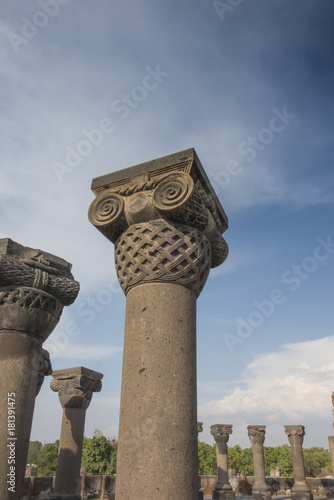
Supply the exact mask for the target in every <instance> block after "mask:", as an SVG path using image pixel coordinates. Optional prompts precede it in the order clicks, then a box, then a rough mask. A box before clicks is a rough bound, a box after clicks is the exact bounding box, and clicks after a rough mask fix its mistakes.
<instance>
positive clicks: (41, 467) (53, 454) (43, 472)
mask: <svg viewBox="0 0 334 500" xmlns="http://www.w3.org/2000/svg"><path fill="white" fill-rule="evenodd" d="M58 446H59V440H57V441H55V442H54V443H48V444H44V445H43V446H42V448H41V449H40V451H39V453H38V456H37V460H36V465H37V471H38V475H39V476H55V475H56V468H57V458H58Z"/></svg>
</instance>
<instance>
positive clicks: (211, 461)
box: [198, 441, 217, 476]
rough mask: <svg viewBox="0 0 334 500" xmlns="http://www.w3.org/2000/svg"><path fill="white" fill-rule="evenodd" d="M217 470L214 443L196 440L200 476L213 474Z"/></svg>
mask: <svg viewBox="0 0 334 500" xmlns="http://www.w3.org/2000/svg"><path fill="white" fill-rule="evenodd" d="M216 470H217V455H216V445H215V444H214V445H213V446H211V445H210V444H207V443H202V442H201V441H198V473H199V475H200V476H214V475H215V474H216Z"/></svg>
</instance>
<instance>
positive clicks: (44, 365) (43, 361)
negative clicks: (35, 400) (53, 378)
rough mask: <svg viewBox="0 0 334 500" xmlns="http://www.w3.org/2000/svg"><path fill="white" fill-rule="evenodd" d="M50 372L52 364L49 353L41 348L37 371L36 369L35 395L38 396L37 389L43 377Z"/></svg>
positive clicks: (38, 389)
mask: <svg viewBox="0 0 334 500" xmlns="http://www.w3.org/2000/svg"><path fill="white" fill-rule="evenodd" d="M51 373H52V364H51V360H50V354H49V353H48V351H47V350H46V349H42V352H41V357H40V361H39V371H38V383H37V390H36V396H38V394H39V391H40V390H41V387H42V385H43V382H44V378H45V377H46V376H48V375H51Z"/></svg>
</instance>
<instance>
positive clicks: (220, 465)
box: [211, 424, 313, 500]
mask: <svg viewBox="0 0 334 500" xmlns="http://www.w3.org/2000/svg"><path fill="white" fill-rule="evenodd" d="M247 430H248V436H249V439H250V442H251V444H252V451H253V464H254V479H255V481H254V484H253V488H252V497H253V498H254V500H270V499H271V492H270V488H269V485H267V484H266V473H265V466H264V450H263V444H264V440H265V432H266V426H265V425H249V426H248V427H247ZM285 433H286V434H287V436H288V439H289V443H290V445H291V456H292V464H293V471H294V485H293V487H292V491H291V497H292V500H313V495H312V493H311V490H310V488H309V487H308V486H307V483H306V476H305V467H304V458H303V447H302V444H303V438H304V435H305V427H304V426H303V425H286V426H285ZM211 434H212V435H213V437H214V439H215V441H216V443H217V474H218V480H217V484H216V487H215V489H214V491H213V492H212V498H213V500H216V499H217V500H223V499H224V500H233V499H234V492H233V491H232V488H231V486H230V483H229V478H228V457H227V442H228V439H229V436H230V434H232V425H224V424H215V425H212V426H211Z"/></svg>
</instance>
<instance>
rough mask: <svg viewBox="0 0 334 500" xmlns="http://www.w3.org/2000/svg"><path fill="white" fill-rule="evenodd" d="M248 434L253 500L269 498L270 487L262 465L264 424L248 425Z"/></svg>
mask: <svg viewBox="0 0 334 500" xmlns="http://www.w3.org/2000/svg"><path fill="white" fill-rule="evenodd" d="M247 429H248V436H249V439H250V442H251V443H252V451H253V464H254V476H255V482H254V485H253V488H252V496H253V498H254V500H269V499H270V498H271V493H270V488H269V486H268V485H267V484H266V471H265V467H264V452H263V443H264V439H265V433H266V426H265V425H249V426H248V427H247Z"/></svg>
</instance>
